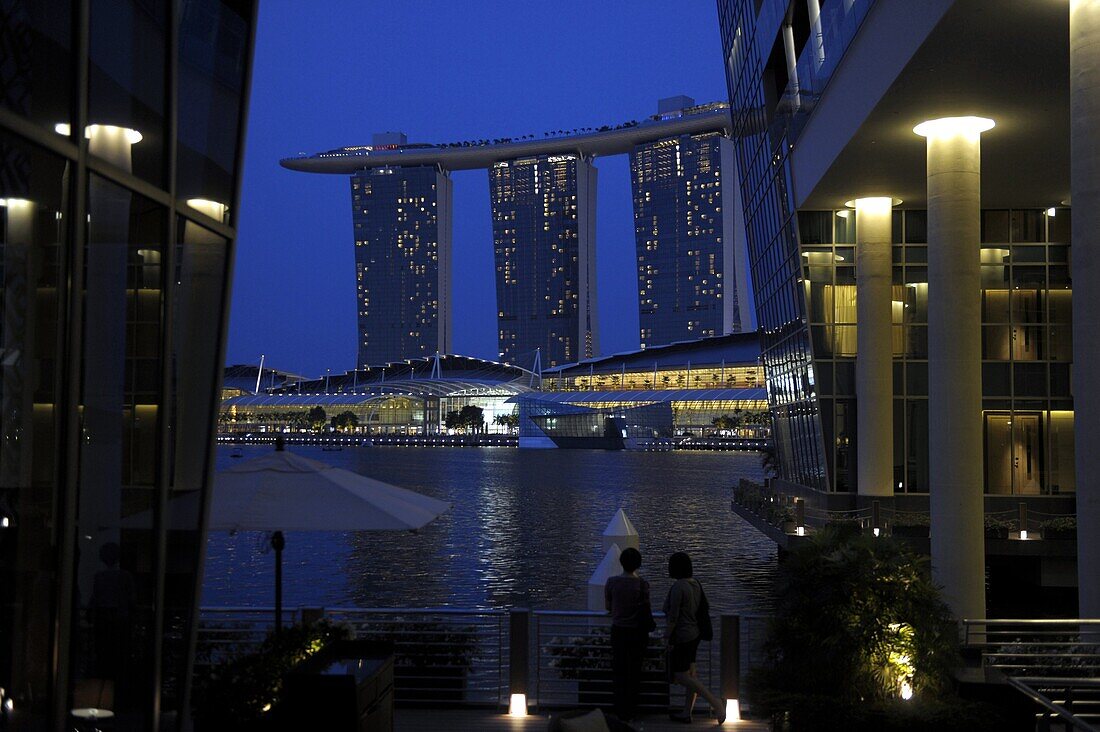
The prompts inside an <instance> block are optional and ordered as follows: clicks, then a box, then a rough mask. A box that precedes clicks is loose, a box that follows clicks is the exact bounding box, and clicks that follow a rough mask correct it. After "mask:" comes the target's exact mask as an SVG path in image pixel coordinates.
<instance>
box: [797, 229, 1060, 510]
mask: <svg viewBox="0 0 1100 732" xmlns="http://www.w3.org/2000/svg"><path fill="white" fill-rule="evenodd" d="M893 219H894V220H893V227H892V229H893V232H894V245H893V262H894V264H893V297H892V301H893V331H894V332H893V358H894V489H895V491H896V492H899V493H900V492H916V493H926V492H927V491H928V430H929V426H930V425H929V423H928V265H927V262H928V251H927V250H928V247H927V243H926V239H927V235H926V231H927V214H926V212H925V211H924V210H913V209H910V210H897V211H894V214H893ZM1070 221H1071V219H1070V210H1069V209H1061V208H1060V209H1050V210H1049V211H1047V210H1042V209H1026V210H1003V209H1001V210H985V211H982V243H981V259H982V265H981V267H982V397H983V398H982V420H983V428H984V433H985V455H984V456H983V457H984V463H985V490H986V493H989V494H994V495H1038V494H1057V493H1066V492H1071V491H1073V490H1074V489H1075V485H1074V484H1075V481H1074V474H1073V465H1074V463H1073V401H1072V397H1071V395H1070V379H1069V370H1070V362H1071V360H1072V340H1071V333H1070V330H1071V323H1070V307H1071V298H1072V290H1071V286H1070V285H1071V283H1070V271H1069V262H1070V250H1069V241H1070V238H1069V234H1070ZM854 222H855V216H854V214H853V212H850V211H846V210H845V211H800V212H799V213H798V226H799V234H800V238H801V241H802V262H803V265H802V277H803V282H802V284H803V288H804V293H805V299H806V301H807V302H808V316H809V324H810V333H811V339H812V342H813V352H814V366H815V370H816V379H815V383H816V386H817V392H818V396H819V403H820V405H821V420H822V427H823V431H824V434H825V445H826V448H827V449H826V453H825V457H826V460H827V465H828V468H829V474H830V475H832V476H833V478H834V486H835V489H836V490H838V491H854V490H855V477H856V476H855V466H856V439H855V431H856V429H857V425H856V423H855V418H856V405H855V371H856V361H855V357H856V329H857V327H858V325H857V323H856V305H857V299H856V285H855V281H856V280H855V226H854Z"/></svg>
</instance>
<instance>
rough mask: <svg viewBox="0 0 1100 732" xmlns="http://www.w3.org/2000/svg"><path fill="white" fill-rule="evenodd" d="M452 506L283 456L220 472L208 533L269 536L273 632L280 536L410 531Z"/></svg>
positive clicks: (278, 604)
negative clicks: (266, 533) (272, 566)
mask: <svg viewBox="0 0 1100 732" xmlns="http://www.w3.org/2000/svg"><path fill="white" fill-rule="evenodd" d="M450 507H451V504H450V503H447V502H446V501H439V500H436V499H435V498H430V497H428V496H424V495H421V494H419V493H415V492H413V491H410V490H406V489H404V488H398V487H397V486H393V485H389V484H388V483H383V482H382V481H379V480H373V479H371V478H367V477H365V476H362V475H359V474H358V473H353V472H351V471H350V470H343V469H341V468H334V467H333V466H331V465H328V464H326V463H322V462H319V461H317V460H310V459H309V458H304V457H302V456H300V455H295V454H294V453H291V452H287V451H286V450H283V449H282V446H281V445H277V446H276V448H275V452H273V453H269V454H267V455H263V456H261V457H258V458H254V459H252V460H249V461H247V462H244V463H240V464H238V465H234V466H233V467H232V468H229V469H227V470H223V471H221V472H219V473H218V474H217V476H216V479H215V481H214V495H213V502H212V504H211V507H210V524H209V528H210V530H212V531H222V530H228V531H274V532H275V533H274V534H273V535H272V537H271V546H272V548H273V549H274V550H275V628H276V630H278V628H279V627H280V625H281V621H282V617H281V616H282V609H283V608H282V606H283V597H282V594H283V546H284V545H285V539H284V538H283V531H400V530H403V529H404V530H416V529H419V528H420V527H422V526H424V525H425V524H427V523H429V522H431V521H433V520H435V519H436V518H438V517H439V515H440V514H442V513H443V512H444V511H446V510H447V509H449V508H450Z"/></svg>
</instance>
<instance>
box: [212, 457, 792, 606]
mask: <svg viewBox="0 0 1100 732" xmlns="http://www.w3.org/2000/svg"><path fill="white" fill-rule="evenodd" d="M270 449H271V448H270V447H246V448H245V450H244V452H245V459H248V458H251V457H255V456H257V455H259V454H262V453H263V452H265V451H267V450H270ZM293 450H294V451H295V452H298V453H300V454H302V455H304V456H305V457H309V458H313V459H315V460H322V461H324V462H328V463H330V464H333V465H337V466H339V467H342V468H347V469H349V470H353V471H355V472H357V473H361V474H363V475H367V476H370V477H372V478H377V479H379V480H384V481H387V482H390V483H393V484H395V485H399V486H402V487H405V488H409V489H412V490H415V491H419V492H421V493H424V494H427V495H430V496H434V497H436V498H440V499H443V500H447V501H451V502H452V503H453V504H454V508H453V509H452V510H451V511H450V512H448V513H446V514H444V515H443V516H442V517H441V518H440V519H438V520H437V521H435V522H434V523H432V524H430V525H428V526H427V527H425V528H424V529H422V530H421V531H419V532H417V533H415V534H413V533H407V532H384V533H366V532H359V533H324V532H292V533H289V534H287V546H286V551H285V552H284V554H283V557H284V562H285V582H284V598H285V602H286V604H287V606H289V607H294V606H299V605H313V606H325V607H340V606H344V607H347V606H359V607H393V606H422V607H436V606H446V605H450V606H455V607H472V606H477V607H517V606H522V607H531V608H565V609H583V607H584V604H585V597H586V592H585V585H586V582H587V580H588V577H589V576H590V575H591V573H592V571H593V570H594V569H595V566H596V564H597V563H598V562H599V560H600V558H601V556H602V555H601V551H600V533H601V532H602V531H603V528H604V526H605V525H606V524H607V522H608V521H609V520H610V518H611V516H612V514H614V512H615V510H616V509H617V508H619V507H620V506H621V507H623V508H624V509H626V512H627V515H629V516H630V519H631V520H632V521H633V522H634V525H635V526H636V527H637V529H638V532H639V534H640V535H641V545H642V554H643V556H644V558H645V559H644V562H645V563H644V564H643V566H642V573H643V574H644V575H645V576H647V577H648V578H649V579H650V581H651V582H652V584H653V595H654V598H655V600H656V603H657V604H658V605H659V603H660V600H661V599H663V597H664V594H665V592H667V590H668V586H669V581H668V579H667V578H666V577H665V561H666V558H667V556H668V555H669V554H671V553H672V552H674V551H687V552H689V553H690V554H691V555H692V556H693V558H694V560H695V571H696V576H697V577H699V578H700V579H701V580H702V581H703V583H704V584H705V585H706V587H707V594H708V597H709V599H710V601H711V604H712V605H714V606H715V608H716V609H717V610H722V611H737V612H758V611H764V610H767V609H768V607H769V606H770V588H771V579H772V575H773V572H774V570H775V555H776V550H775V545H774V544H772V543H771V542H770V541H769V540H768V539H766V538H764V537H763V536H761V535H760V534H759V533H757V532H756V531H755V530H754V529H752V528H751V527H750V526H749V525H748V524H745V523H744V522H743V521H741V520H740V519H739V518H738V517H737V516H736V515H735V514H733V513H732V512H731V511H730V507H729V501H730V490H729V488H730V486H732V485H733V484H734V483H736V481H737V480H738V479H739V478H740V477H750V478H757V479H759V477H760V467H759V458H758V456H757V455H755V454H739V453H706V452H699V453H684V452H677V453H635V452H605V451H595V450H592V451H589V450H523V451H521V450H515V449H508V448H500V449H490V448H484V449H470V448H408V447H374V448H347V449H344V450H343V451H341V452H323V451H322V450H320V448H310V447H295V448H293ZM232 462H235V461H233V460H231V459H230V458H229V450H228V449H224V448H219V454H218V469H223V468H225V467H228V466H229V465H230V464H231V463H232ZM262 544H263V538H262V536H261V535H259V534H255V533H244V534H239V535H236V536H228V535H226V534H214V535H212V536H211V537H210V539H209V544H208V551H207V567H206V579H205V583H204V590H203V604H204V605H224V606H236V605H270V604H272V602H273V600H272V586H273V570H272V564H273V557H272V556H271V554H270V553H266V554H265V553H264V551H263V546H262Z"/></svg>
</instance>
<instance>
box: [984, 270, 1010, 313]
mask: <svg viewBox="0 0 1100 732" xmlns="http://www.w3.org/2000/svg"><path fill="white" fill-rule="evenodd" d="M985 269H987V268H986V267H982V270H983V271H984V270H985ZM1008 293H1009V291H1008V290H994V289H983V290H982V322H983V323H1008V322H1010V321H1009V309H1008Z"/></svg>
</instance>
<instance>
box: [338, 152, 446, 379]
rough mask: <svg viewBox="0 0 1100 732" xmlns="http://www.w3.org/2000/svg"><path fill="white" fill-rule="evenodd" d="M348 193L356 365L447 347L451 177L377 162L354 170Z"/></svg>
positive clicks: (421, 168) (436, 171)
mask: <svg viewBox="0 0 1100 732" xmlns="http://www.w3.org/2000/svg"><path fill="white" fill-rule="evenodd" d="M380 137H381V136H375V143H376V144H378V142H379V139H380ZM351 198H352V220H353V223H354V227H355V286H356V302H357V304H358V309H357V313H358V353H359V360H358V364H359V365H364V364H369V363H384V362H387V361H398V360H402V359H406V358H416V357H421V356H430V355H432V354H434V353H436V352H440V353H447V352H449V351H450V348H451V306H450V289H451V285H450V282H451V179H450V178H449V177H448V176H447V174H446V173H442V172H440V170H439V169H438V168H436V167H433V166H418V167H408V168H405V167H385V168H372V169H369V170H362V171H359V172H357V173H355V174H354V175H352V177H351Z"/></svg>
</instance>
